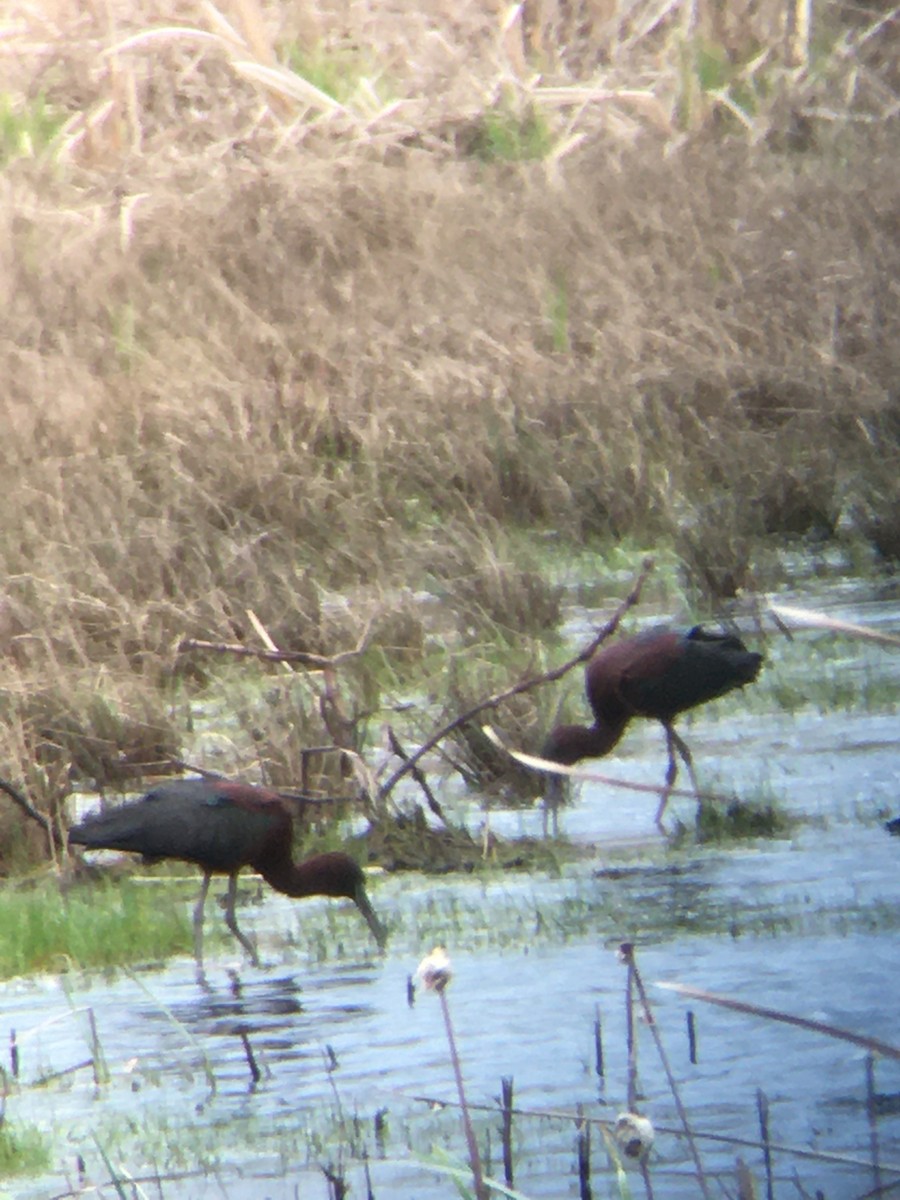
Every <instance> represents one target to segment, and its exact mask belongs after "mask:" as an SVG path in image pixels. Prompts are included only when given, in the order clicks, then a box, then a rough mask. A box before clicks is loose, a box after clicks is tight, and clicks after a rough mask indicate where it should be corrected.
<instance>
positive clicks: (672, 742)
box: [654, 721, 687, 833]
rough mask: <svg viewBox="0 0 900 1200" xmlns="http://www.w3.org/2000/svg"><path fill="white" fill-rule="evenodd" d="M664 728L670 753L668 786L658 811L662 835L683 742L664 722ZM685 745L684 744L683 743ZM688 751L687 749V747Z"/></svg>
mask: <svg viewBox="0 0 900 1200" xmlns="http://www.w3.org/2000/svg"><path fill="white" fill-rule="evenodd" d="M663 728H664V729H665V731H666V749H667V750H668V752H669V765H668V767H667V768H666V785H665V787H664V788H663V790H662V791H661V792H660V795H659V808H658V809H657V810H656V817H655V818H654V820H655V822H656V828H657V829H658V830H659V832H660V833H665V832H666V829H665V826H664V825H663V823H662V818H663V813H664V812H665V811H666V805H667V804H668V803H669V794H670V793H671V791H672V788H673V787H674V786H675V780H676V779H677V778H678V761H677V759H676V758H675V747H676V746H677V745H678V743H679V742H681V738H680V737H679V736H678V734H677V733H676V732H675V730H674V729H673V728H672V726H671V725H670V724H668V723H667V722H665V721H664V722H663ZM681 744H682V745H684V743H683V742H682V743H681ZM685 749H687V747H685Z"/></svg>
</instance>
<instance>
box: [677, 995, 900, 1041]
mask: <svg viewBox="0 0 900 1200" xmlns="http://www.w3.org/2000/svg"><path fill="white" fill-rule="evenodd" d="M656 986H657V987H661V988H667V989H668V990H669V991H671V992H677V993H678V994H679V996H690V997H691V999H693V1000H705V1001H706V1002H707V1003H708V1004H718V1005H719V1007H720V1008H730V1009H732V1010H733V1011H734V1012H740V1013H747V1014H748V1015H749V1016H752V1017H764V1018H765V1019H766V1020H768V1021H782V1022H783V1023H784V1024H785V1025H796V1026H798V1028H800V1029H808V1030H809V1031H810V1032H811V1033H823V1034H824V1035H825V1036H826V1037H831V1038H836V1039H837V1040H838V1041H842V1042H852V1043H853V1045H854V1046H862V1047H863V1049H864V1050H869V1051H871V1052H872V1053H873V1054H881V1055H882V1056H883V1057H884V1058H893V1059H900V1047H897V1046H892V1045H891V1043H890V1042H883V1041H881V1040H880V1039H879V1038H873V1037H866V1036H865V1034H862V1033H852V1032H851V1031H850V1030H849V1029H842V1028H841V1027H840V1026H839V1025H829V1024H827V1023H826V1022H825V1021H813V1020H810V1018H809V1017H795V1016H794V1015H793V1014H792V1013H786V1012H781V1011H780V1010H779V1009H777V1008H766V1007H764V1006H763V1005H761V1004H750V1003H748V1001H746V1000H735V999H733V998H732V997H731V996H722V995H720V994H719V993H718V992H707V991H704V990H703V988H696V987H690V986H689V985H688V984H686V983H668V982H663V981H659V982H657V984H656Z"/></svg>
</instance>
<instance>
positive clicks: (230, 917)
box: [225, 871, 259, 967]
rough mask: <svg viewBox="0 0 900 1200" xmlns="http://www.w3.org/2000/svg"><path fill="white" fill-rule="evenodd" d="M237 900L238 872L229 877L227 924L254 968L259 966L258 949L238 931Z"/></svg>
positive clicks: (226, 909) (226, 905)
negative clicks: (235, 907)
mask: <svg viewBox="0 0 900 1200" xmlns="http://www.w3.org/2000/svg"><path fill="white" fill-rule="evenodd" d="M236 900H237V871H232V873H231V874H230V875H229V876H228V895H227V896H226V897H225V924H226V925H227V926H228V928H229V929H230V930H231V932H232V933H233V934H234V936H235V937H236V938H237V940H238V941H239V942H240V943H241V945H242V946H243V947H244V949H245V950H246V951H247V953H248V954H249V955H250V959H251V961H252V963H253V965H254V967H258V966H259V955H258V954H257V953H256V947H255V946H254V945H253V943H252V942H251V941H250V939H249V938H248V937H247V936H246V935H245V934H243V933H241V931H240V929H238V923H237V917H236V916H235V915H234V905H235V901H236Z"/></svg>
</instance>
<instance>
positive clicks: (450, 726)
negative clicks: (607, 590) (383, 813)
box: [380, 558, 693, 797]
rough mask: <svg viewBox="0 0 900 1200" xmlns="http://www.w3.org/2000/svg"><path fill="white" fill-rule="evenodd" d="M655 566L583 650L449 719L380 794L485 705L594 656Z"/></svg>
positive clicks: (645, 569)
mask: <svg viewBox="0 0 900 1200" xmlns="http://www.w3.org/2000/svg"><path fill="white" fill-rule="evenodd" d="M652 570H653V560H652V559H651V558H647V559H645V560H644V564H643V566H642V567H641V571H640V574H639V575H638V577H637V579H636V580H635V581H634V584H633V585H632V588H631V591H630V592H629V593H628V595H627V596H626V597H625V599H624V600H623V601H622V603H621V604H620V605H619V607H618V608H617V609H616V611H615V612H614V613H613V615H612V616H611V617H610V619H609V620H608V621H607V622H606V624H605V625H604V626H603V627H602V628H601V629H600V631H599V632H598V634H597V636H596V637H595V638H594V639H593V640H592V641H591V642H590V643H589V644H588V645H587V646H585V647H584V649H583V650H581V651H579V653H578V654H576V655H575V657H574V658H570V659H569V660H568V662H564V663H563V664H562V666H560V667H554V668H553V670H552V671H545V672H544V673H543V674H542V675H535V676H531V677H530V678H528V679H522V680H520V682H519V683H517V684H515V686H513V687H511V688H507V689H506V690H505V691H502V692H497V693H495V694H494V695H493V696H488V697H487V698H486V699H484V700H480V701H479V702H478V703H477V704H476V705H474V706H473V707H472V708H470V709H468V710H467V711H466V712H464V713H461V714H460V715H459V716H457V717H454V718H453V720H452V721H449V722H448V723H447V724H446V725H444V726H442V727H441V728H440V729H439V730H438V731H437V732H436V733H433V734H432V735H431V737H430V738H428V740H427V741H425V742H423V743H422V745H421V746H420V747H419V748H418V750H416V751H415V753H414V754H411V755H410V756H409V758H407V760H406V761H405V762H404V763H402V764H401V765H400V766H399V767H398V768H397V770H396V771H395V772H394V773H393V775H391V776H390V778H389V779H388V780H387V781H386V782H385V783H383V784H382V785H381V792H380V794H381V796H382V797H384V796H387V795H388V794H389V793H390V792H391V791H393V789H394V788H395V787H396V785H397V784H398V783H399V782H400V780H401V779H402V778H403V776H404V775H407V774H408V773H409V772H410V771H411V770H412V769H413V767H414V766H415V765H416V763H417V762H418V761H419V759H420V758H422V757H423V755H425V754H427V753H428V751H429V750H432V749H433V748H434V747H435V746H436V745H437V744H438V742H440V741H443V739H444V738H445V737H446V736H447V735H448V734H449V733H452V732H453V730H454V729H458V728H459V727H460V725H465V724H466V723H467V722H469V721H471V720H472V718H473V717H476V716H478V714H479V713H480V712H484V711H485V710H486V709H489V708H497V706H498V705H500V704H502V703H503V701H504V700H509V699H510V698H511V697H512V696H518V695H521V693H522V692H530V691H532V690H533V689H534V688H536V687H539V686H540V685H541V684H543V683H553V682H554V681H555V680H557V679H561V678H562V677H563V675H566V674H567V673H568V672H569V671H571V670H572V668H573V667H577V666H578V665H579V663H583V662H587V661H588V659H589V658H592V657H593V655H594V652H595V651H596V649H597V647H598V646H600V645H602V643H603V642H605V641H606V639H607V638H609V637H612V635H613V634H614V633H615V631H616V629H618V627H619V623H620V622H621V620H622V618H623V617H624V616H625V614H626V613H627V612H628V611H629V609H631V608H633V607H634V606H635V605H636V604H637V603H638V601H639V600H640V597H641V589H642V588H643V586H644V584H645V582H646V581H647V577H648V575H649V574H650V572H651V571H652ZM692 794H693V793H692Z"/></svg>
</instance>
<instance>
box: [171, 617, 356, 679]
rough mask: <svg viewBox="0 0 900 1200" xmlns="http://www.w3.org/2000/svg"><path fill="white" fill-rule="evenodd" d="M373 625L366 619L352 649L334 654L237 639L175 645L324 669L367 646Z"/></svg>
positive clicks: (192, 640)
mask: <svg viewBox="0 0 900 1200" xmlns="http://www.w3.org/2000/svg"><path fill="white" fill-rule="evenodd" d="M371 632H372V625H371V622H369V623H368V624H367V625H366V627H365V629H364V630H363V632H362V634H361V636H360V639H359V642H358V643H357V644H356V646H355V647H354V648H353V649H352V650H339V651H338V653H337V654H332V655H327V654H312V653H310V652H308V651H306V650H277V649H270V648H265V649H264V648H262V647H259V646H245V645H243V644H242V643H240V642H207V641H204V640H202V639H201V638H182V640H181V641H180V642H179V643H178V645H177V647H176V651H177V653H178V654H189V653H190V652H191V651H192V650H203V651H206V652H207V653H209V654H234V655H236V656H237V657H239V658H258V659H261V660H262V661H263V662H275V663H299V664H300V665H301V666H304V667H313V668H315V669H317V670H327V669H328V668H329V667H336V666H339V665H340V664H341V663H343V662H347V661H348V660H349V659H351V658H357V657H358V656H359V655H360V654H362V653H363V651H364V650H365V649H366V648H367V646H368V644H369V636H370V634H371Z"/></svg>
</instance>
